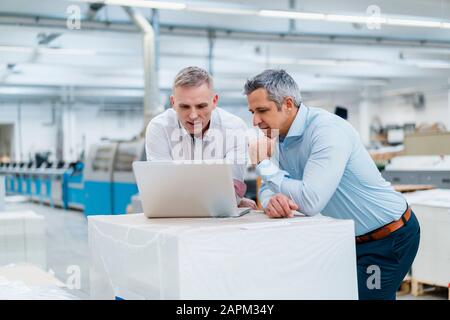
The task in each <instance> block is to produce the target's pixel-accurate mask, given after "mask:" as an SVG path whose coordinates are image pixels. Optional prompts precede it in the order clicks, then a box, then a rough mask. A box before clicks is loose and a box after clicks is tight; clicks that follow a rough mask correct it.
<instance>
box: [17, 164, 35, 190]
mask: <svg viewBox="0 0 450 320" xmlns="http://www.w3.org/2000/svg"><path fill="white" fill-rule="evenodd" d="M34 166H35V165H34V162H33V161H30V162H28V163H26V164H25V165H24V166H23V167H22V168H21V170H19V177H20V183H21V185H22V187H21V190H22V192H21V193H22V194H23V195H26V196H31V184H32V183H31V182H32V178H31V172H32V170H33V169H34Z"/></svg>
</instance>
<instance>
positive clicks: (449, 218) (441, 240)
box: [407, 189, 450, 287]
mask: <svg viewBox="0 0 450 320" xmlns="http://www.w3.org/2000/svg"><path fill="white" fill-rule="evenodd" d="M407 200H408V202H409V203H410V205H411V208H412V210H413V211H414V213H415V214H416V216H417V219H418V221H419V224H420V229H421V230H420V232H421V235H420V246H419V251H418V252H417V256H416V259H415V260H414V263H413V266H412V278H413V279H414V280H416V281H419V282H422V283H426V284H432V285H438V286H443V287H447V286H448V285H449V284H450V232H449V230H450V189H436V190H427V191H417V192H413V193H411V194H407Z"/></svg>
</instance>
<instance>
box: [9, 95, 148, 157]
mask: <svg viewBox="0 0 450 320" xmlns="http://www.w3.org/2000/svg"><path fill="white" fill-rule="evenodd" d="M57 107H61V106H60V105H57ZM100 109H101V108H100V106H98V105H86V104H76V105H73V106H72V107H71V108H70V109H68V108H67V107H64V109H63V110H64V112H63V133H64V146H63V148H64V160H68V161H71V160H76V158H77V156H78V155H79V153H80V152H81V150H82V149H83V148H84V147H87V148H89V146H90V145H91V144H93V143H96V142H98V141H100V139H101V138H103V137H105V138H110V139H124V140H126V139H131V138H132V137H134V136H136V135H138V134H139V133H140V131H141V130H142V128H143V126H144V123H143V115H142V113H141V112H136V111H133V112H130V111H128V112H124V113H122V114H119V113H111V112H102V111H100ZM20 110H21V112H20V114H21V117H20V118H21V120H19V104H17V103H2V104H0V123H2V124H3V123H5V124H6V123H7V124H13V125H14V137H13V139H14V151H13V160H16V161H28V160H30V155H31V154H33V153H35V152H39V151H50V152H52V156H51V158H52V159H54V157H55V152H56V134H57V127H56V125H55V124H52V106H51V103H49V102H42V103H37V102H35V103H22V104H21V105H20ZM87 150H88V149H87ZM20 151H21V152H20Z"/></svg>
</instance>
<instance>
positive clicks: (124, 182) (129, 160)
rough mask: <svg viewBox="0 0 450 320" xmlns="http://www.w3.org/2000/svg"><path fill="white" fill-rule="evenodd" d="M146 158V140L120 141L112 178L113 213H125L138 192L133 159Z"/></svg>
mask: <svg viewBox="0 0 450 320" xmlns="http://www.w3.org/2000/svg"><path fill="white" fill-rule="evenodd" d="M140 160H145V141H144V140H143V139H140V140H135V141H126V142H119V144H118V147H117V151H116V156H115V159H114V171H113V179H112V182H113V184H112V187H113V190H112V199H113V200H112V203H113V208H112V214H123V213H126V211H127V206H128V205H129V204H130V203H131V200H132V196H133V195H135V194H136V193H137V192H138V188H137V185H136V180H135V179H134V173H133V167H132V165H133V161H140Z"/></svg>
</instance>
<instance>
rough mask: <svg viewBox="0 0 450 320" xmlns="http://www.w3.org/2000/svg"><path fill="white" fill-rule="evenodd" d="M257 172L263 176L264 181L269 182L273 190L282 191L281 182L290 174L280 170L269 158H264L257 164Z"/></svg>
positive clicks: (268, 184)
mask: <svg viewBox="0 0 450 320" xmlns="http://www.w3.org/2000/svg"><path fill="white" fill-rule="evenodd" d="M256 172H257V173H258V175H260V176H261V178H262V179H263V181H264V182H265V183H267V186H268V187H269V189H270V190H271V191H272V192H275V193H280V192H281V183H282V182H283V179H284V177H286V176H289V174H288V173H287V172H286V171H284V170H280V168H278V167H277V166H276V165H275V164H274V163H273V162H272V161H270V160H269V159H264V160H263V161H261V162H260V163H259V164H258V165H257V166H256Z"/></svg>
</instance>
